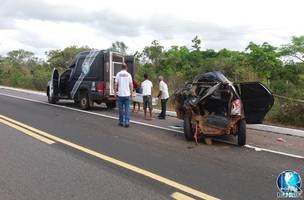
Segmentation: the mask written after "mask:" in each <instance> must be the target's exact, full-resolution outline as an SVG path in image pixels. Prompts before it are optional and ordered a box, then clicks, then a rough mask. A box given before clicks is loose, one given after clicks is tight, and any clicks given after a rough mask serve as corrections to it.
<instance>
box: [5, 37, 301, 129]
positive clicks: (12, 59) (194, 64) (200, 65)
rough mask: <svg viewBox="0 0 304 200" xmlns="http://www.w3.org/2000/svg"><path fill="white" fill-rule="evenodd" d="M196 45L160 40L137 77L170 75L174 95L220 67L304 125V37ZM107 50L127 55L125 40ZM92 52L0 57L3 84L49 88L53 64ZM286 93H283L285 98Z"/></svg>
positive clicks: (277, 112)
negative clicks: (235, 45)
mask: <svg viewBox="0 0 304 200" xmlns="http://www.w3.org/2000/svg"><path fill="white" fill-rule="evenodd" d="M191 44H192V45H191V47H187V46H171V47H170V48H165V47H164V46H162V45H161V44H160V43H159V42H158V41H157V40H154V41H152V42H151V44H150V45H147V46H146V47H145V48H144V49H143V50H142V51H138V52H136V53H135V54H134V55H135V57H136V63H137V73H136V79H137V80H138V81H141V80H142V77H143V74H144V73H149V75H150V78H151V79H152V81H155V82H156V81H157V76H158V75H163V76H164V77H166V80H167V83H168V86H169V88H170V93H171V94H172V93H173V91H174V89H176V88H178V87H179V86H181V85H183V84H184V83H185V82H187V81H191V80H192V79H193V78H194V77H195V76H196V75H198V74H200V73H204V72H208V71H221V72H223V73H224V74H225V76H227V78H228V79H230V80H231V81H233V82H242V81H261V82H263V83H264V84H265V85H267V87H268V88H269V89H270V90H271V91H272V92H273V93H274V94H275V95H277V96H276V100H275V106H274V107H273V109H272V110H271V112H270V113H269V114H268V116H267V120H268V121H269V122H272V123H284V124H287V125H293V126H303V127H304V114H303V113H304V103H303V102H301V101H297V100H294V99H300V100H301V99H304V36H299V37H292V39H291V41H290V42H289V43H287V44H282V45H281V46H273V45H271V44H269V43H267V42H264V43H262V44H256V43H254V42H250V43H249V44H248V46H247V47H246V48H245V49H244V50H243V51H234V50H229V49H226V48H224V49H221V50H214V49H202V47H201V45H202V41H201V39H200V38H199V37H197V36H196V37H195V38H193V40H192V41H191ZM108 49H111V50H114V51H119V52H122V53H125V52H126V51H127V49H128V47H127V45H126V44H125V43H124V42H120V41H117V42H115V43H113V44H112V46H111V47H109V48H108ZM85 50H90V47H88V46H82V47H78V46H70V47H67V48H64V49H55V50H50V51H47V52H45V54H46V58H47V59H46V60H41V59H38V58H37V57H36V56H35V54H34V53H32V52H29V51H26V50H23V49H20V50H13V51H10V52H8V53H7V54H6V55H3V56H0V84H2V85H8V86H13V87H21V88H29V89H34V90H45V88H46V84H47V82H48V80H49V79H50V75H51V71H52V68H53V67H56V68H57V69H59V70H60V71H61V72H62V71H64V70H65V69H66V68H67V67H68V65H69V63H70V62H71V61H72V59H73V58H74V56H75V55H77V54H78V53H79V52H82V51H85ZM282 96H283V97H282Z"/></svg>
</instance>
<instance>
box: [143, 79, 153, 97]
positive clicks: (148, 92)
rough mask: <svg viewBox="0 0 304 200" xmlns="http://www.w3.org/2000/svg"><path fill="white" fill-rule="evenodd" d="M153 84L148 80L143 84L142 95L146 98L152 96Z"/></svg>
mask: <svg viewBox="0 0 304 200" xmlns="http://www.w3.org/2000/svg"><path fill="white" fill-rule="evenodd" d="M152 87H153V84H152V82H151V81H150V80H148V79H146V80H145V81H143V82H142V83H141V88H142V94H143V95H144V96H149V95H151V92H152Z"/></svg>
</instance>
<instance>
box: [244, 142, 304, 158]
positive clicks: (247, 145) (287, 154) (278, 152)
mask: <svg viewBox="0 0 304 200" xmlns="http://www.w3.org/2000/svg"><path fill="white" fill-rule="evenodd" d="M244 147H246V148H249V149H254V150H255V151H265V152H270V153H275V154H280V155H284V156H289V157H293V158H300V159H304V156H299V155H295V154H290V153H284V152H280V151H275V150H271V149H265V148H261V147H255V146H251V145H249V144H246V145H245V146H244Z"/></svg>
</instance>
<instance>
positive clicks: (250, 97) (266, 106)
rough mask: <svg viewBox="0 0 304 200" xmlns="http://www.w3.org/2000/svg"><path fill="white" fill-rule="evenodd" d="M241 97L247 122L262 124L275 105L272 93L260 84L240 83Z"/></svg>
mask: <svg viewBox="0 0 304 200" xmlns="http://www.w3.org/2000/svg"><path fill="white" fill-rule="evenodd" d="M240 95H241V99H242V103H243V106H244V112H245V119H246V122H247V123H248V124H261V123H262V122H263V120H264V117H265V115H266V114H267V112H268V111H269V110H270V109H271V107H272V106H273V103H274V98H273V95H272V94H271V92H270V91H269V90H268V89H267V88H266V87H265V86H264V85H263V84H262V83H260V82H244V83H240Z"/></svg>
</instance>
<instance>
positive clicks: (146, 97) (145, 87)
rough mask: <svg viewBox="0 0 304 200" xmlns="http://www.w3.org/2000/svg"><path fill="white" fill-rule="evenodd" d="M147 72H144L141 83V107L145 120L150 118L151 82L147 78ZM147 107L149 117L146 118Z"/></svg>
mask: <svg viewBox="0 0 304 200" xmlns="http://www.w3.org/2000/svg"><path fill="white" fill-rule="evenodd" d="M148 78H149V77H148V74H144V79H145V80H144V81H143V82H142V83H141V88H142V94H143V107H144V113H145V119H146V120H152V96H151V92H152V87H153V84H152V82H151V81H150V80H149V79H148ZM147 108H149V112H150V118H147Z"/></svg>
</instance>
